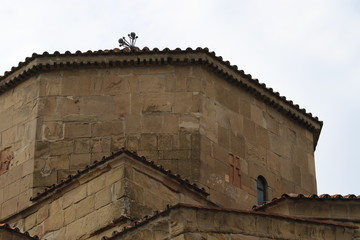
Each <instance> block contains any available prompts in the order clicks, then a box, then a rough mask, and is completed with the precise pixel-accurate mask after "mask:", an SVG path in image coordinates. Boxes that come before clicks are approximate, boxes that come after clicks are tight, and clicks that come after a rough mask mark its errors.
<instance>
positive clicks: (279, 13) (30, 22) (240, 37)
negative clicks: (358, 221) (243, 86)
mask: <svg viewBox="0 0 360 240" xmlns="http://www.w3.org/2000/svg"><path fill="white" fill-rule="evenodd" d="M0 12H1V14H0V31H1V32H0V75H3V73H4V71H8V70H10V69H11V67H12V66H15V65H17V64H18V62H19V61H23V60H24V59H25V57H27V56H31V54H32V53H33V52H36V53H42V52H44V51H49V52H54V51H60V52H65V51H66V50H70V51H72V52H74V51H76V50H81V51H86V50H98V49H111V48H115V47H118V43H117V40H118V39H119V38H120V37H122V36H126V35H127V34H128V33H130V32H132V31H135V32H136V33H137V34H138V35H139V36H140V37H139V39H138V44H137V45H138V46H139V47H144V46H148V47H150V48H154V47H158V48H160V49H163V48H165V47H169V48H170V49H174V48H176V47H180V48H186V47H192V48H196V47H208V48H209V49H210V50H212V51H215V52H216V54H217V55H220V56H222V57H223V58H224V59H225V60H229V61H230V62H231V64H234V65H237V66H238V67H239V68H240V69H243V70H244V71H245V72H246V73H250V74H251V75H252V76H253V77H254V78H258V79H259V80H260V82H263V83H266V84H267V86H269V87H272V88H274V90H275V91H279V92H280V93H281V94H282V95H284V96H286V97H287V98H288V99H291V100H293V101H294V102H295V103H297V104H299V105H300V106H301V107H303V108H305V109H307V111H308V112H312V113H313V114H314V115H315V116H318V117H319V118H320V119H321V120H323V121H324V127H323V131H322V133H321V136H320V140H319V144H318V147H317V150H316V156H315V160H316V170H317V182H318V193H319V194H320V193H330V194H336V193H340V194H348V193H354V194H357V195H360V182H359V174H360V171H359V170H360V161H359V153H358V150H359V149H360V147H359V146H358V145H359V143H360V141H359V136H358V135H359V134H360V123H359V119H360V94H359V93H358V91H359V90H360V1H358V0H272V1H269V0H262V1H261V0H236V1H235V0H234V1H230V0H229V1H226V0H191V1H189V0H182V1H169V0H167V1H166V0H157V1H151V0H144V1H140V0H132V1H120V0H117V1H116V0H101V1H100V0H98V1H95V0H62V1H49V0H47V1H45V0H32V1H29V0H0Z"/></svg>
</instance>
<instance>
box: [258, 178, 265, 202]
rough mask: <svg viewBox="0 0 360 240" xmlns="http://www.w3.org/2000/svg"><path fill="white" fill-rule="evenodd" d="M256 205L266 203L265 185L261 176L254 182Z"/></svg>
mask: <svg viewBox="0 0 360 240" xmlns="http://www.w3.org/2000/svg"><path fill="white" fill-rule="evenodd" d="M256 185H257V195H258V204H259V205H261V204H263V203H264V202H265V201H266V195H267V194H266V189H267V183H266V180H265V178H264V177H263V176H259V177H258V178H257V180H256Z"/></svg>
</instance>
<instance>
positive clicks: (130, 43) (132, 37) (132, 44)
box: [119, 32, 138, 48]
mask: <svg viewBox="0 0 360 240" xmlns="http://www.w3.org/2000/svg"><path fill="white" fill-rule="evenodd" d="M128 37H129V41H127V40H126V39H125V37H122V38H120V39H119V43H120V47H122V46H125V47H129V48H134V47H135V43H136V39H137V38H138V36H136V33H134V32H132V33H130V34H128Z"/></svg>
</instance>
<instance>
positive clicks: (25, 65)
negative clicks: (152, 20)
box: [0, 48, 323, 148]
mask: <svg viewBox="0 0 360 240" xmlns="http://www.w3.org/2000/svg"><path fill="white" fill-rule="evenodd" d="M151 65H202V66H204V67H207V68H208V69H209V70H210V71H212V72H214V73H215V74H217V75H219V76H221V77H222V78H224V79H226V80H227V81H229V82H230V83H232V84H233V85H235V86H238V87H240V88H242V89H244V90H245V91H246V92H248V93H250V94H252V95H254V96H255V97H256V98H257V99H259V100H261V101H263V102H264V103H266V104H267V105H268V106H271V107H273V108H274V109H276V110H277V111H279V112H280V113H282V114H284V115H286V116H287V117H289V118H290V119H292V120H293V121H295V122H297V123H298V124H300V125H302V126H304V127H305V128H307V129H308V130H309V131H311V132H312V133H313V135H314V148H315V147H316V145H317V141H318V139H319V136H320V132H321V129H322V125H323V122H322V121H320V120H319V119H318V118H317V117H314V116H313V115H312V114H311V113H308V112H306V110H305V109H301V108H300V107H299V105H297V104H294V103H293V102H292V101H290V100H287V99H286V97H284V96H281V95H280V94H279V93H278V92H274V91H273V89H272V88H268V87H267V86H266V85H265V84H263V83H260V82H259V80H258V79H253V78H252V77H251V75H250V74H245V73H244V71H243V70H239V69H238V67H237V66H235V65H231V64H230V63H229V62H228V61H223V59H222V57H218V56H216V55H215V53H214V52H209V50H208V49H207V48H197V49H195V50H193V49H191V48H188V49H186V50H181V49H175V50H170V49H168V48H165V49H164V50H162V51H160V50H159V49H156V48H155V49H153V50H149V49H148V48H143V49H142V50H140V49H135V50H133V51H130V50H129V49H123V50H119V49H114V50H104V51H88V52H80V51H77V52H75V53H70V52H65V53H59V52H54V53H53V54H49V53H47V52H44V53H43V54H41V55H38V54H33V55H32V56H31V57H29V58H26V60H25V62H20V63H19V65H18V66H17V67H13V68H12V69H11V71H10V72H5V74H4V76H0V94H2V93H4V92H6V91H8V90H9V89H11V88H13V87H15V86H16V85H18V84H19V83H21V82H23V81H25V80H27V79H28V78H30V77H32V76H36V75H37V74H40V73H43V72H48V71H56V70H66V69H79V68H82V69H84V68H112V67H125V66H135V67H136V66H151Z"/></svg>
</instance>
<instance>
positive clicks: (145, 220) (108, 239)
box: [101, 203, 357, 240]
mask: <svg viewBox="0 0 360 240" xmlns="http://www.w3.org/2000/svg"><path fill="white" fill-rule="evenodd" d="M176 208H190V209H198V210H201V209H202V210H210V211H218V212H228V213H241V214H249V215H260V216H270V217H275V218H282V219H288V220H294V221H300V222H309V223H316V224H326V225H333V226H342V227H346V228H352V229H357V227H356V226H354V225H348V224H342V223H336V222H330V221H323V220H315V219H307V218H301V217H292V216H288V215H282V214H276V213H267V212H256V211H245V210H237V209H226V208H219V207H207V206H198V205H192V204H185V203H179V204H176V205H174V206H170V205H168V206H167V208H166V209H164V210H161V211H155V212H154V213H153V215H150V216H148V215H146V216H144V217H143V218H141V219H139V220H138V221H134V224H133V225H132V226H125V227H123V229H122V230H121V231H114V232H113V233H112V235H111V236H110V237H106V236H104V237H102V238H101V240H113V239H115V238H116V237H119V236H121V235H123V234H125V233H127V232H129V231H132V230H135V229H136V228H138V227H140V226H142V225H145V224H146V223H148V222H150V221H152V220H154V219H156V218H158V217H160V216H165V215H167V214H169V212H170V211H171V210H172V209H176Z"/></svg>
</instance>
